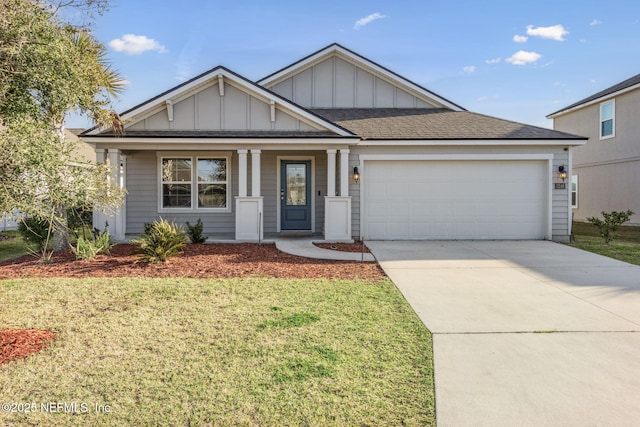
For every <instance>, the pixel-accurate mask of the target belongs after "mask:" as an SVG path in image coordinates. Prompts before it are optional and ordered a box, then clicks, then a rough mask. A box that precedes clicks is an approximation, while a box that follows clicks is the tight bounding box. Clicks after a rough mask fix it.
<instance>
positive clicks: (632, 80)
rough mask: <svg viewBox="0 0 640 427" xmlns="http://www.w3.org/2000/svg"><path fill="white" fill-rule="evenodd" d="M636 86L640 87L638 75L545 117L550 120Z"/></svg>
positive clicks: (639, 76) (639, 75)
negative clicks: (557, 115)
mask: <svg viewBox="0 0 640 427" xmlns="http://www.w3.org/2000/svg"><path fill="white" fill-rule="evenodd" d="M638 85H640V74H637V75H635V76H633V77H631V78H629V79H627V80H625V81H623V82H620V83H618V84H615V85H613V86H611V87H608V88H606V89H605V90H601V91H600V92H598V93H595V94H593V95H591V96H588V97H586V98H584V99H582V100H580V101H578V102H576V103H573V104H571V105H569V106H567V107H564V108H563V109H561V110H558V111H556V112H554V113H551V114H549V115H548V116H547V117H549V118H551V117H552V116H555V115H556V114H559V113H564V112H565V111H567V110H573V109H575V108H576V107H580V106H582V105H584V104H590V103H591V102H593V101H596V100H598V99H601V98H605V97H607V96H609V95H613V94H616V93H617V92H620V91H623V90H625V89H630V88H633V86H638Z"/></svg>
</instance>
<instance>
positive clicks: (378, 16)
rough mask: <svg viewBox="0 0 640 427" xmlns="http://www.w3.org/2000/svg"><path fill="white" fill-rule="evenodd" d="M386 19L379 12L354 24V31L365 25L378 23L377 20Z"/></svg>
mask: <svg viewBox="0 0 640 427" xmlns="http://www.w3.org/2000/svg"><path fill="white" fill-rule="evenodd" d="M386 17H387V16H386V15H382V14H380V13H378V12H376V13H372V14H371V15H367V16H365V17H364V18H360V19H358V20H357V21H356V23H355V24H353V29H354V30H358V29H360V28H361V27H364V26H365V25H367V24H370V23H372V22H373V21H376V20H378V19H382V18H386Z"/></svg>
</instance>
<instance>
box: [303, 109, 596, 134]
mask: <svg viewBox="0 0 640 427" xmlns="http://www.w3.org/2000/svg"><path fill="white" fill-rule="evenodd" d="M312 111H313V112H314V113H316V114H317V115H319V116H321V117H324V118H326V119H327V120H330V121H332V122H334V123H336V124H338V125H340V126H342V127H344V128H346V129H348V130H350V131H351V132H353V133H355V134H356V135H358V136H360V137H361V138H363V139H401V140H402V139H405V140H406V139H415V140H427V139H434V140H438V139H447V140H456V139H465V140H469V139H475V140H478V139H514V140H518V139H567V140H571V139H586V138H584V137H581V136H577V135H571V134H568V133H564V132H559V131H555V130H552V129H546V128H541V127H536V126H531V125H526V124H522V123H516V122H512V121H509V120H503V119H498V118H495V117H489V116H485V115H482V114H477V113H471V112H468V111H452V110H448V109H436V108H431V109H427V108H377V109H374V108H357V109H350V108H349V109H334V108H332V109H313V110H312Z"/></svg>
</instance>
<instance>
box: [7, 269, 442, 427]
mask: <svg viewBox="0 0 640 427" xmlns="http://www.w3.org/2000/svg"><path fill="white" fill-rule="evenodd" d="M0 325H2V327H18V328H39V329H51V330H54V331H56V332H57V333H58V335H59V337H58V338H57V339H56V340H55V341H53V343H52V345H51V347H49V348H48V349H46V350H45V351H43V352H41V353H38V354H35V355H32V356H30V357H28V358H26V359H23V360H19V361H15V362H10V363H7V364H4V365H0V403H2V402H33V403H36V404H37V407H38V412H35V413H30V414H15V413H2V412H0V424H4V425H34V426H35V425H51V426H76V425H77V426H80V425H82V426H84V425H97V424H100V425H104V424H106V425H171V426H184V425H191V426H197V425H221V426H223V425H224V426H226V425H247V426H249V425H296V426H298V425H310V426H317V425H358V426H365V425H393V426H396V425H415V426H424V425H435V407H434V391H433V373H432V360H431V355H432V348H431V336H430V334H429V332H428V330H426V329H425V328H424V326H423V325H422V324H421V322H420V321H419V319H418V318H417V316H416V315H415V313H414V312H413V311H412V310H411V308H410V307H409V306H408V304H407V303H406V301H405V300H404V298H403V297H402V295H401V294H400V293H399V292H398V290H397V289H396V288H395V286H393V284H392V283H391V282H390V281H389V280H382V281H379V282H373V283H372V282H366V281H347V280H280V279H232V280H215V279H210V280H198V279H131V278H128V279H25V280H4V281H0ZM44 402H64V403H73V402H76V403H77V404H78V407H79V408H83V407H82V406H80V404H82V403H85V404H86V405H87V408H88V411H87V412H86V413H81V414H68V413H43V412H41V411H40V404H41V403H44ZM95 405H103V406H104V405H109V408H110V413H98V412H96V411H95Z"/></svg>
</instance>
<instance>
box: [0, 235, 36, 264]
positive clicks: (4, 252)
mask: <svg viewBox="0 0 640 427" xmlns="http://www.w3.org/2000/svg"><path fill="white" fill-rule="evenodd" d="M0 236H9V237H10V239H7V240H4V239H0V262H2V261H6V260H8V259H12V258H17V257H19V256H21V255H25V254H28V253H29V252H30V251H29V247H28V246H27V244H26V243H25V242H24V240H23V239H22V237H21V236H20V234H19V233H18V232H17V231H2V232H0Z"/></svg>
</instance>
